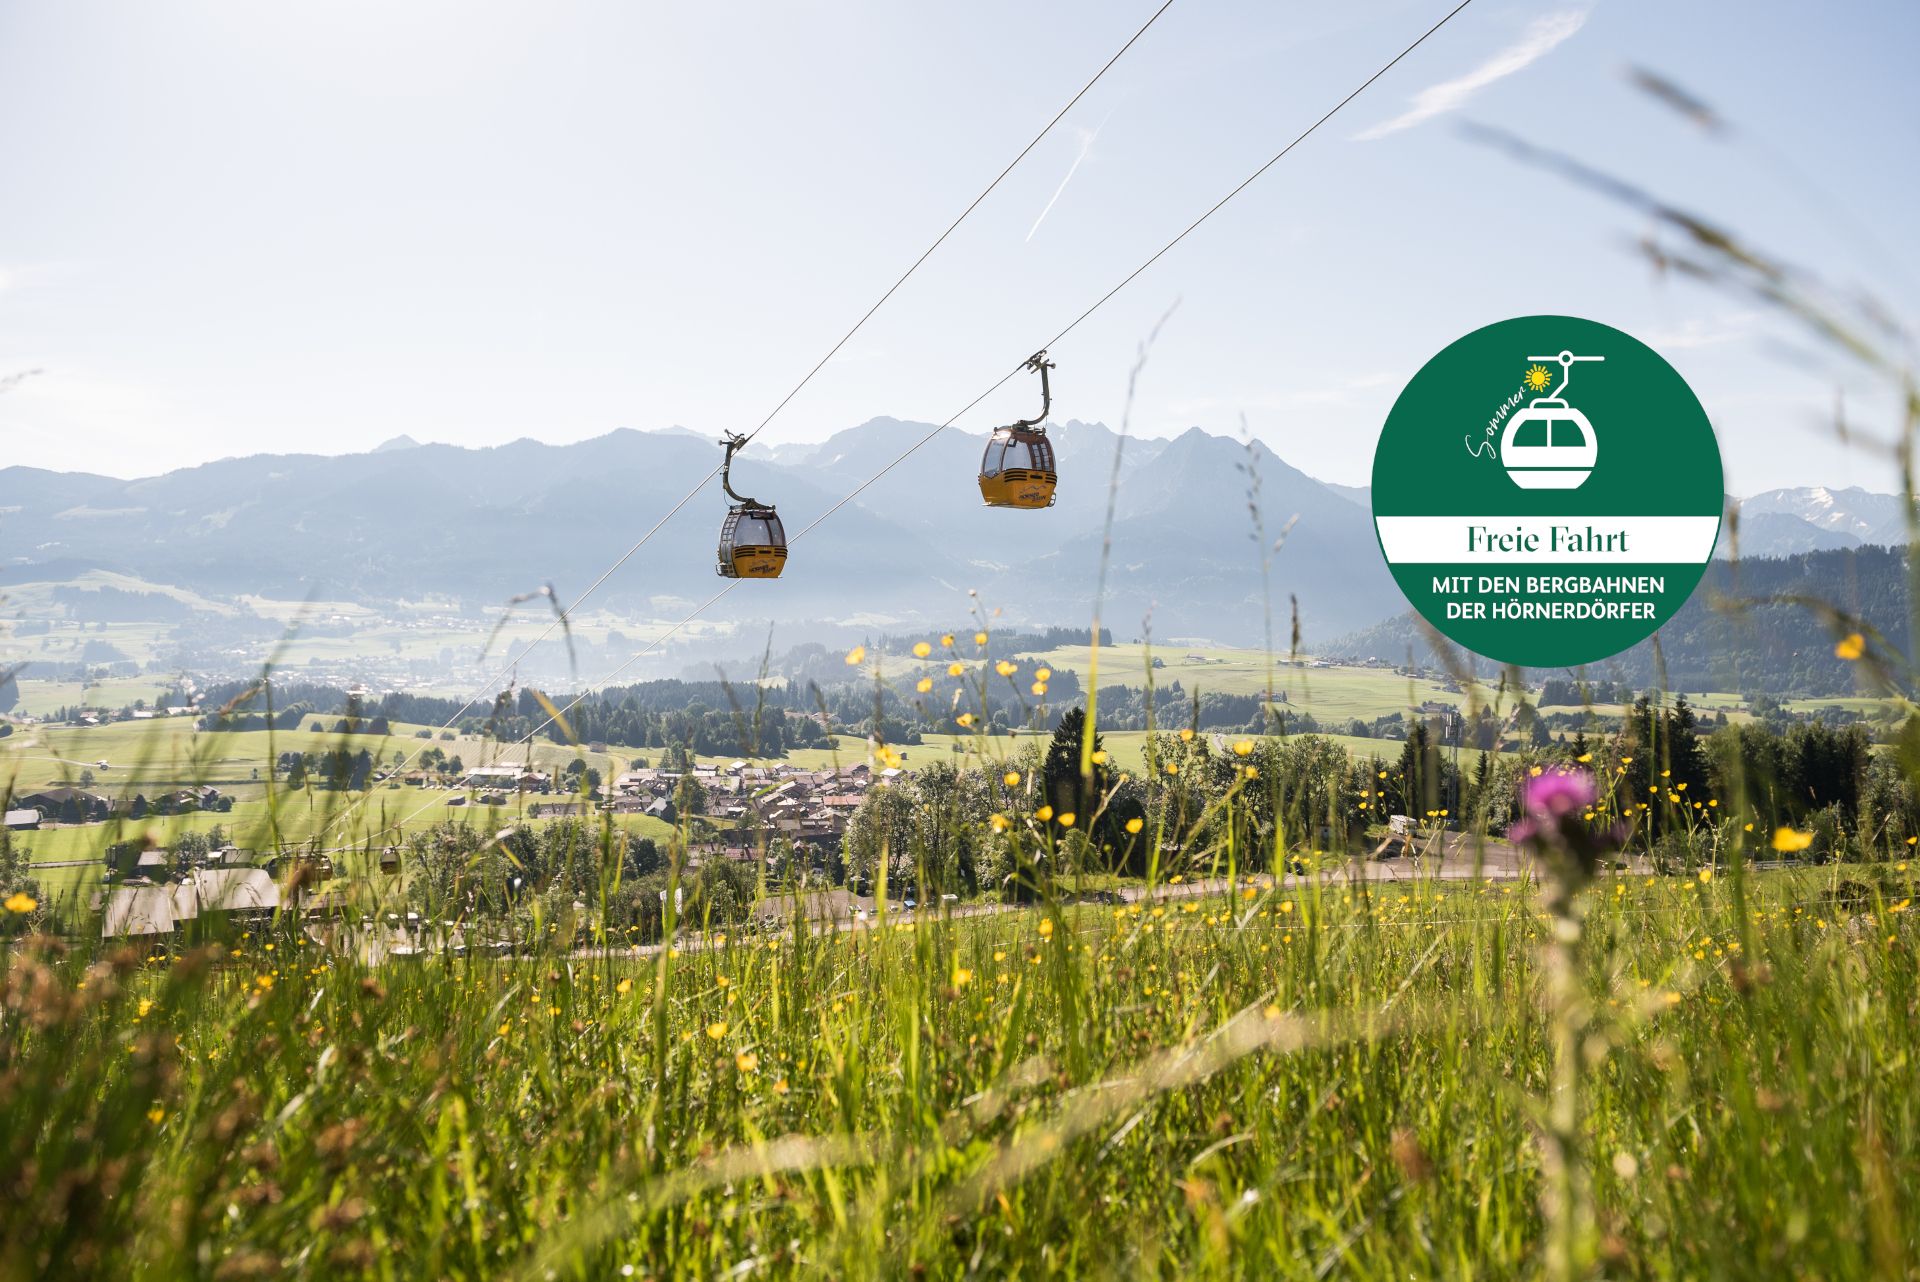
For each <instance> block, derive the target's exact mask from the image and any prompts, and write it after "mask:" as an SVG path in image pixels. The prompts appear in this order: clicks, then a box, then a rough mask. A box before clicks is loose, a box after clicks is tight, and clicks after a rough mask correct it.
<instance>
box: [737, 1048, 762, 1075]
mask: <svg viewBox="0 0 1920 1282" xmlns="http://www.w3.org/2000/svg"><path fill="white" fill-rule="evenodd" d="M733 1066H734V1067H735V1068H737V1069H739V1070H740V1071H741V1072H743V1073H751V1072H752V1071H753V1070H754V1069H756V1068H758V1067H760V1057H759V1056H758V1055H755V1054H754V1053H753V1052H752V1051H741V1052H740V1053H739V1054H738V1055H735V1056H734V1057H733Z"/></svg>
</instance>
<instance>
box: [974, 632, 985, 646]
mask: <svg viewBox="0 0 1920 1282" xmlns="http://www.w3.org/2000/svg"><path fill="white" fill-rule="evenodd" d="M973 643H974V644H975V645H985V644H986V643H987V634H986V633H984V632H976V633H974V634H973Z"/></svg>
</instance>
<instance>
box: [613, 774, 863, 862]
mask: <svg viewBox="0 0 1920 1282" xmlns="http://www.w3.org/2000/svg"><path fill="white" fill-rule="evenodd" d="M900 773H901V772H900V770H899V768H897V767H888V768H887V769H884V770H878V771H876V770H874V769H873V768H872V767H870V766H868V765H867V764H866V763H864V762H862V763H860V764H858V765H852V766H843V767H839V768H834V769H826V770H807V769H803V768H801V767H799V766H792V765H771V766H757V765H749V764H748V763H747V762H744V761H736V762H733V763H732V764H731V765H725V766H695V767H694V768H693V770H692V771H690V772H681V771H677V770H630V771H628V772H627V773H626V774H623V775H621V776H619V777H618V778H617V779H615V780H614V781H613V795H612V798H611V800H610V801H609V802H608V803H607V809H609V810H610V811H612V812H613V813H614V814H616V815H620V814H643V815H651V816H653V817H654V818H656V819H664V820H666V821H667V822H668V823H673V822H675V821H676V820H677V819H678V818H679V814H678V811H677V810H676V806H677V805H678V804H679V798H680V796H681V793H682V786H683V780H686V779H687V776H688V774H690V775H691V782H692V783H693V784H696V785H698V787H699V791H700V795H701V796H702V797H703V798H704V800H705V810H704V813H705V815H706V818H707V819H709V820H711V821H712V822H713V823H715V824H716V825H718V826H719V827H720V828H721V829H722V830H723V831H725V832H726V833H727V834H728V836H729V837H730V838H731V839H732V840H733V841H735V842H736V843H738V844H737V846H736V847H733V848H729V849H728V850H727V851H726V853H728V854H733V855H735V856H744V855H746V854H747V853H748V849H749V847H750V846H752V845H760V844H765V843H766V842H771V841H774V840H777V839H785V840H786V841H788V842H790V843H792V844H793V845H795V846H816V847H835V846H838V845H839V844H840V838H841V836H842V835H843V834H845V832H846V830H847V820H848V819H850V818H852V816H853V812H854V811H856V810H858V809H859V808H860V802H861V799H862V798H863V797H865V796H866V793H867V789H869V788H871V787H872V786H873V785H874V784H876V783H883V782H886V781H887V780H889V779H893V778H896V777H898V776H899V775H900Z"/></svg>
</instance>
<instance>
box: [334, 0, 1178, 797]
mask: <svg viewBox="0 0 1920 1282" xmlns="http://www.w3.org/2000/svg"><path fill="white" fill-rule="evenodd" d="M1173 3H1174V0H1163V3H1162V4H1161V5H1160V7H1159V8H1157V9H1155V10H1154V11H1153V13H1152V14H1151V15H1149V16H1148V18H1147V20H1146V21H1145V22H1143V23H1141V24H1140V27H1139V29H1137V30H1136V31H1135V32H1134V33H1133V34H1132V35H1131V36H1129V37H1127V41H1126V43H1125V44H1123V45H1121V46H1120V48H1119V49H1117V50H1115V51H1114V53H1113V56H1111V57H1110V58H1108V59H1107V60H1106V61H1105V62H1104V63H1102V64H1101V65H1100V68H1099V70H1097V71H1095V72H1094V73H1093V75H1092V77H1091V78H1090V79H1088V80H1087V82H1086V83H1085V84H1083V85H1081V86H1080V88H1079V90H1078V91H1077V92H1075V93H1074V95H1073V97H1071V98H1069V99H1067V101H1066V104H1065V105H1064V106H1062V107H1061V108H1060V110H1058V111H1056V112H1055V113H1054V114H1053V117H1052V118H1051V119H1049V120H1048V121H1047V123H1046V124H1045V125H1044V126H1042V127H1041V129H1040V132H1039V133H1037V134H1035V135H1034V136H1033V137H1032V138H1031V139H1030V140H1028V142H1027V145H1026V146H1024V147H1022V148H1021V149H1020V151H1019V153H1018V154H1017V155H1015V156H1014V158H1013V159H1012V160H1010V161H1008V162H1007V164H1006V166H1005V167H1004V168H1003V169H1001V170H1000V172H999V173H998V174H995V175H994V177H993V181H991V182H989V183H988V184H987V185H986V186H985V187H983V188H981V190H980V193H979V195H977V196H975V197H974V198H973V199H972V200H971V201H970V202H968V204H967V207H966V208H965V209H963V210H961V211H960V214H959V216H958V217H956V218H955V219H954V220H953V221H952V222H951V223H949V224H947V227H946V229H945V230H944V231H942V232H941V233H940V234H939V235H938V236H937V237H935V238H934V241H933V243H932V244H930V245H928V246H927V247H926V249H924V250H922V251H921V253H920V256H919V257H918V258H915V259H914V260H913V262H912V263H911V264H910V265H909V266H908V267H907V269H906V271H904V272H902V273H901V274H900V276H899V278H898V279H897V280H895V281H894V282H893V284H891V285H889V286H888V287H887V290H886V292H885V293H883V294H882V295H880V297H879V298H878V299H877V300H876V301H875V302H874V303H873V305H872V306H870V307H868V308H867V310H866V311H865V312H863V313H861V315H860V319H859V320H857V321H855V322H854V323H853V326H852V327H851V328H850V329H848V330H847V332H846V333H845V334H842V335H841V336H840V338H839V340H838V341H837V342H835V343H834V345H833V346H832V347H830V348H828V349H827V353H826V355H824V356H822V357H821V358H820V359H819V360H818V361H817V362H815V363H814V366H813V368H812V369H809V370H808V371H807V372H806V374H805V376H803V377H802V378H801V379H800V381H799V382H798V383H796V384H794V386H793V389H792V390H791V391H789V392H788V393H787V394H786V395H785V396H783V397H781V398H780V403H779V404H777V405H775V406H774V407H773V409H772V410H770V411H769V412H768V413H767V416H766V417H765V418H763V419H761V420H760V422H759V424H758V425H756V426H755V427H754V429H753V430H752V431H751V432H748V433H747V434H746V435H745V436H744V437H742V436H737V435H736V434H733V433H729V434H728V437H727V439H726V440H724V441H723V442H722V444H723V445H724V446H725V448H726V451H727V453H726V459H725V461H724V462H722V463H721V464H720V466H718V467H716V468H714V469H712V470H711V471H709V472H708V473H707V474H706V475H705V476H703V477H701V478H700V480H699V482H698V483H697V484H696V485H695V486H694V487H693V489H692V490H689V491H688V492H687V494H686V495H685V496H684V497H683V498H681V500H680V501H679V502H678V503H675V504H674V505H673V507H672V508H671V509H669V510H668V512H667V514H666V516H664V517H662V518H660V520H658V521H656V522H655V523H654V524H653V526H652V527H651V528H650V529H648V530H647V532H646V533H645V534H643V535H641V536H640V538H639V539H638V540H636V541H635V542H634V544H633V545H632V546H631V547H629V548H628V549H627V550H626V551H625V552H624V553H622V554H621V555H620V557H619V558H618V559H617V560H615V561H614V563H613V564H612V565H610V566H608V567H607V568H606V569H605V570H604V571H602V572H601V574H600V576H599V577H598V578H596V579H595V580H594V581H593V582H592V583H590V584H588V585H587V590H586V591H584V592H582V593H581V594H580V595H579V596H577V597H575V598H574V600H573V603H572V604H571V605H568V606H565V607H563V608H562V609H561V610H560V611H559V612H558V613H557V614H556V616H555V617H554V618H553V619H552V620H551V621H550V622H549V623H548V624H547V626H546V628H545V629H544V630H543V631H542V632H541V633H540V635H539V636H537V637H535V638H534V639H533V641H532V642H530V643H529V644H528V646H527V648H526V649H525V650H523V651H521V653H520V655H519V656H518V657H516V658H515V659H514V660H512V661H510V662H509V663H508V664H506V665H505V666H503V667H502V668H500V669H499V670H498V671H496V672H495V673H493V675H491V676H490V677H488V678H487V679H486V680H485V681H483V682H482V683H481V684H480V685H478V686H476V687H475V688H474V692H473V693H472V694H471V695H469V696H468V698H467V701H466V702H465V703H464V704H462V705H461V706H460V707H459V708H458V709H457V710H456V711H455V712H454V714H453V715H452V716H451V717H449V718H447V720H446V721H445V722H443V723H442V724H441V726H440V729H441V730H443V731H444V730H446V729H447V728H448V727H449V726H451V725H452V724H453V723H454V722H455V721H457V720H458V719H459V718H460V717H462V716H464V715H465V714H466V713H467V712H469V711H471V710H472V709H473V707H474V706H475V705H476V704H477V703H478V702H479V700H480V697H481V695H482V694H483V693H484V692H486V691H488V690H491V689H492V688H493V687H494V686H496V685H497V684H498V683H499V681H500V679H501V678H502V677H504V676H505V675H507V673H508V672H510V671H512V669H513V667H514V666H515V665H516V664H517V663H518V660H519V658H524V657H525V655H526V654H527V653H528V652H530V651H532V650H533V649H534V648H536V647H538V646H539V645H540V644H541V643H543V642H544V641H546V639H547V638H548V637H550V636H552V635H553V631H554V629H555V628H557V627H559V626H560V625H561V624H563V623H565V622H566V621H568V620H569V619H571V617H572V615H573V612H574V611H576V610H578V609H579V608H580V607H581V606H582V605H584V604H585V603H586V601H587V599H588V598H589V597H591V596H592V595H593V594H594V593H595V592H597V591H598V590H599V589H600V587H601V585H603V584H604V583H606V581H607V580H608V579H609V578H611V577H612V576H613V575H614V574H615V573H617V572H618V571H619V570H620V568H621V567H622V566H624V565H625V564H626V563H627V562H628V561H630V560H632V559H633V557H634V555H635V554H636V553H637V552H639V551H640V549H641V548H643V547H645V546H646V545H647V543H648V542H649V541H650V540H651V539H652V538H653V536H654V535H655V534H657V533H658V532H659V531H660V528H661V527H662V526H663V525H665V524H666V523H667V521H669V520H671V519H672V518H673V517H674V516H676V515H678V513H679V512H680V509H681V508H684V507H685V506H686V505H687V504H688V503H689V502H691V501H692V500H693V498H694V496H695V495H697V494H698V493H699V492H700V491H701V490H702V489H704V488H705V487H706V485H707V482H709V481H711V480H712V479H713V478H714V475H715V474H716V473H718V474H720V476H721V484H722V488H724V489H726V490H727V493H728V495H729V497H732V498H733V499H734V500H735V501H736V503H738V502H739V500H740V496H739V495H737V494H734V493H733V490H732V488H731V487H730V486H728V485H727V483H726V482H727V471H728V467H729V465H730V464H731V463H732V461H733V456H734V454H735V453H737V452H738V451H739V450H740V449H742V448H744V447H745V446H746V444H747V443H748V442H750V441H752V440H753V439H754V438H755V437H756V436H758V435H760V433H761V432H762V431H764V430H765V429H766V427H767V425H768V424H769V423H771V422H773V420H774V419H775V418H776V417H778V416H779V414H780V412H781V411H782V410H784V409H785V408H786V407H787V405H788V404H789V403H790V402H791V401H792V400H793V398H794V397H796V396H798V395H799V394H800V393H801V391H802V390H803V389H805V387H806V386H807V384H808V383H810V382H812V381H813V378H814V376H815V375H816V374H818V373H819V372H820V371H821V370H823V369H825V368H826V367H827V364H828V362H830V361H831V360H832V359H833V358H834V357H835V356H837V355H838V354H839V352H840V349H841V348H843V347H845V346H846V345H847V343H848V342H850V341H851V340H852V339H853V337H854V335H856V334H858V333H859V332H860V331H861V329H863V328H864V327H865V326H866V323H867V322H868V321H870V320H872V319H873V317H874V315H875V314H876V313H877V312H879V310H880V309H881V308H882V307H884V306H885V305H886V303H887V300H888V299H890V298H892V297H893V296H894V294H896V293H898V292H899V290H900V287H901V286H903V285H905V284H906V283H907V281H908V280H909V279H911V278H912V276H913V275H914V273H915V272H917V271H919V270H920V268H921V266H922V265H923V264H924V263H925V262H926V261H927V259H929V258H931V257H932V256H933V254H934V251H935V250H937V249H939V248H940V246H941V245H943V244H945V243H946V241H947V238H948V237H949V236H951V235H952V234H953V233H954V232H955V231H956V230H958V229H959V226H960V224H961V223H963V222H965V221H966V220H967V218H968V217H969V216H971V215H972V213H973V211H974V210H975V209H978V208H979V207H980V204H981V202H982V201H984V200H986V198H987V197H988V196H990V195H992V194H993V192H994V191H995V190H996V189H997V188H998V187H999V186H1000V184H1001V182H1002V181H1003V180H1005V178H1006V177H1007V175H1008V174H1010V173H1012V172H1013V171H1014V169H1015V168H1016V167H1017V166H1018V165H1019V164H1020V162H1021V161H1023V160H1025V159H1026V158H1027V156H1028V155H1029V154H1030V153H1031V152H1032V151H1033V149H1034V148H1035V147H1037V146H1039V145H1040V143H1041V142H1042V141H1043V140H1044V139H1045V138H1046V137H1047V135H1048V134H1050V133H1051V132H1053V128H1054V126H1055V125H1058V124H1059V123H1060V121H1061V120H1062V119H1064V118H1065V117H1066V114H1067V113H1068V112H1069V111H1071V110H1073V108H1074V106H1075V105H1076V104H1078V103H1079V101H1080V100H1081V99H1082V98H1084V97H1086V96H1087V94H1088V92H1089V91H1091V90H1092V89H1093V87H1094V86H1095V85H1096V84H1098V83H1100V80H1101V78H1102V77H1104V76H1105V75H1106V74H1107V72H1108V71H1110V70H1112V69H1113V66H1114V64H1115V63H1117V62H1119V61H1120V59H1121V58H1122V57H1123V56H1125V54H1126V52H1127V51H1128V50H1129V49H1131V48H1133V46H1134V45H1135V44H1136V43H1137V42H1138V41H1139V39H1140V37H1142V36H1144V35H1145V34H1146V33H1147V31H1148V29H1149V28H1151V27H1152V26H1153V24H1154V23H1156V22H1158V21H1159V20H1160V18H1161V15H1163V14H1165V13H1166V11H1167V10H1168V9H1170V8H1172V7H1173ZM1004 381H1005V380H1004V379H1003V380H1002V382H1004ZM996 386H997V385H996ZM969 408H971V406H969ZM863 488H864V487H863ZM753 506H754V507H755V508H756V509H762V508H763V509H764V512H765V516H759V515H757V514H752V515H750V514H749V513H747V512H744V511H741V510H739V509H737V508H736V509H734V510H730V511H729V513H728V515H727V518H726V521H725V523H724V525H723V526H722V530H721V539H720V555H719V557H718V564H717V565H716V568H717V569H719V571H720V573H721V575H722V576H723V577H727V578H740V577H749V578H778V577H779V575H780V568H781V567H782V566H783V565H784V563H785V560H786V545H785V540H784V538H783V537H781V530H780V526H779V520H778V517H777V515H775V514H774V510H773V508H772V507H771V506H770V505H761V504H755V505H753ZM835 510H838V508H837V507H836V508H835ZM766 517H772V523H771V525H770V526H769V525H767V524H766V523H765V520H766ZM742 520H745V521H747V522H748V525H749V533H752V532H755V531H758V532H759V533H761V534H763V535H765V536H766V537H765V538H764V539H763V541H762V542H761V543H759V544H757V545H749V546H752V547H755V548H756V549H757V551H756V552H755V553H754V554H752V555H749V556H747V557H746V558H745V559H744V561H743V559H742V558H740V557H739V556H737V555H736V554H734V553H733V551H732V549H733V547H734V546H735V542H736V541H735V535H736V534H737V533H739V530H738V527H739V525H740V523H741V522H742ZM756 521H758V522H760V524H758V525H755V524H753V523H754V522H756ZM743 566H758V567H760V568H759V569H758V571H757V572H751V573H747V572H743V569H742V567H743ZM768 567H771V569H770V570H769V569H768ZM715 599H716V600H717V599H718V598H717V597H716V598H715ZM703 608H704V607H703ZM676 630H677V629H676ZM410 756H411V754H409V757H410ZM407 760H408V758H404V757H403V758H402V759H401V761H400V763H399V764H400V765H404V764H406V761H407ZM344 817H345V812H343V814H342V815H341V816H339V817H337V818H336V820H335V822H338V818H344ZM328 826H329V827H331V826H332V825H331V824H329V825H328Z"/></svg>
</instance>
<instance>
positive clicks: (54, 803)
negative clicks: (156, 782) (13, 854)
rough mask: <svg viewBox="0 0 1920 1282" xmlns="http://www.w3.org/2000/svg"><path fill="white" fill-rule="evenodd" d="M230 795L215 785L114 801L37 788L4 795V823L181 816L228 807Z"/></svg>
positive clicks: (29, 825) (24, 825)
mask: <svg viewBox="0 0 1920 1282" xmlns="http://www.w3.org/2000/svg"><path fill="white" fill-rule="evenodd" d="M231 809H233V798H232V797H229V796H227V795H226V794H225V793H223V792H221V791H220V790H219V789H218V788H210V787H194V788H172V789H169V790H168V791H166V792H162V793H158V794H156V795H155V796H152V797H148V796H146V795H145V794H139V795H136V796H134V797H132V798H130V799H127V800H123V801H114V800H112V799H110V798H108V797H105V796H103V795H101V794H100V793H97V792H88V791H87V790H86V789H84V788H73V787H65V786H62V787H56V788H40V789H37V790H35V791H33V792H23V793H16V794H15V795H14V796H12V797H10V798H8V800H7V809H6V817H5V824H6V826H7V827H8V828H10V829H12V830H14V831H16V832H18V831H22V830H32V829H35V828H39V827H41V826H43V825H46V824H91V823H105V822H106V821H107V820H109V819H113V818H123V819H144V818H145V817H146V816H148V815H150V814H151V815H184V814H188V813H190V812H192V811H195V810H221V811H224V810H231Z"/></svg>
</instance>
